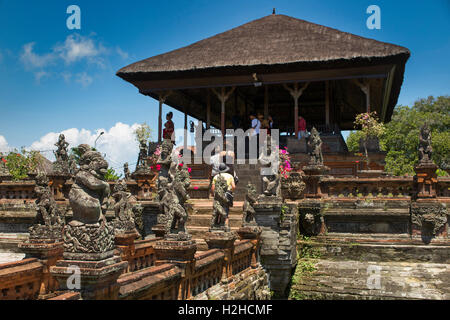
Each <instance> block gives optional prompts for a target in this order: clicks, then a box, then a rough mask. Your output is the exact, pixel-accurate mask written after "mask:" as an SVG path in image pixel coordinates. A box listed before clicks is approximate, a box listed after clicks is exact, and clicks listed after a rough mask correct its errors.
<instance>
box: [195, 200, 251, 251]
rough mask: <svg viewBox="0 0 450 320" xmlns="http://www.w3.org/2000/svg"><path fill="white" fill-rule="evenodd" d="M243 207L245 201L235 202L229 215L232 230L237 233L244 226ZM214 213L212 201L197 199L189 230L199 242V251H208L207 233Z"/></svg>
mask: <svg viewBox="0 0 450 320" xmlns="http://www.w3.org/2000/svg"><path fill="white" fill-rule="evenodd" d="M242 205H243V201H234V206H233V207H231V208H230V213H229V215H228V218H229V223H230V228H231V230H232V231H236V230H237V229H239V228H240V227H241V224H242ZM212 212H213V200H212V199H196V200H195V202H194V204H193V213H192V214H190V215H189V218H188V222H187V229H188V231H189V233H190V234H191V235H192V238H193V239H194V240H196V241H197V245H198V248H199V250H207V248H208V247H207V245H206V242H205V241H204V238H205V233H206V232H208V230H209V227H210V225H211V219H212Z"/></svg>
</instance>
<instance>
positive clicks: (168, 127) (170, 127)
mask: <svg viewBox="0 0 450 320" xmlns="http://www.w3.org/2000/svg"><path fill="white" fill-rule="evenodd" d="M172 117H173V113H172V111H171V112H169V113H167V114H166V120H167V121H166V123H164V129H163V139H169V140H171V141H172V143H174V142H175V137H173V132H174V131H175V125H174V124H173V121H172Z"/></svg>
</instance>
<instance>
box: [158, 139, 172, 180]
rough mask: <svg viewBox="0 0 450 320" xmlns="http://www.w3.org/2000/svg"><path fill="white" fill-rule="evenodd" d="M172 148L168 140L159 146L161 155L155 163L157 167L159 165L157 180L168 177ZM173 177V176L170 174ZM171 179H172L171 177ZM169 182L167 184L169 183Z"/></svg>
mask: <svg viewBox="0 0 450 320" xmlns="http://www.w3.org/2000/svg"><path fill="white" fill-rule="evenodd" d="M172 148H173V144H172V142H170V140H168V139H165V140H164V141H163V142H162V144H161V153H160V154H159V157H158V160H157V161H156V164H157V165H160V167H161V168H160V170H159V175H158V179H160V178H161V177H166V178H168V177H169V169H170V167H171V165H172V166H173V164H172ZM172 171H173V170H172ZM172 176H173V174H172ZM172 178H173V177H172ZM171 181H172V180H170V181H169V182H171Z"/></svg>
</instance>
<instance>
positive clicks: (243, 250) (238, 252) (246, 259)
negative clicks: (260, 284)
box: [231, 240, 253, 274]
mask: <svg viewBox="0 0 450 320" xmlns="http://www.w3.org/2000/svg"><path fill="white" fill-rule="evenodd" d="M252 251H253V244H252V243H251V241H250V240H241V241H237V242H236V243H235V246H234V252H233V259H232V260H231V269H232V272H233V274H238V273H239V272H241V271H243V270H245V269H247V268H250V266H251V263H252Z"/></svg>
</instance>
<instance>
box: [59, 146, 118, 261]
mask: <svg viewBox="0 0 450 320" xmlns="http://www.w3.org/2000/svg"><path fill="white" fill-rule="evenodd" d="M78 149H79V150H80V151H81V157H80V162H79V164H80V169H79V171H78V172H77V174H76V175H75V178H74V184H73V186H72V188H71V190H70V192H69V203H70V206H71V208H72V212H73V219H72V221H70V222H69V223H68V224H67V225H66V227H65V228H64V234H63V238H64V252H74V253H103V252H107V251H110V250H113V249H114V228H113V226H111V225H109V224H108V223H107V222H106V218H105V215H104V211H106V208H107V199H108V197H109V194H110V187H109V184H108V183H107V182H106V181H105V179H104V175H105V173H106V172H107V168H108V162H106V160H105V159H103V157H102V155H101V154H100V153H99V152H97V151H93V150H92V149H91V147H90V146H88V145H86V144H82V145H80V146H78Z"/></svg>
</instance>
